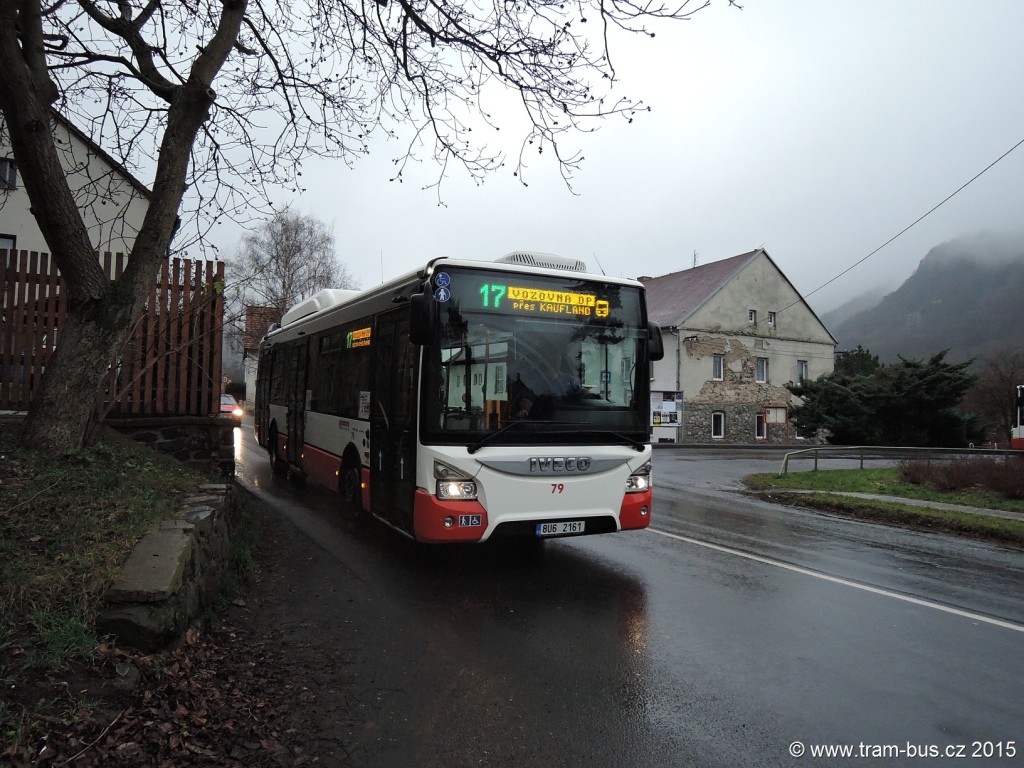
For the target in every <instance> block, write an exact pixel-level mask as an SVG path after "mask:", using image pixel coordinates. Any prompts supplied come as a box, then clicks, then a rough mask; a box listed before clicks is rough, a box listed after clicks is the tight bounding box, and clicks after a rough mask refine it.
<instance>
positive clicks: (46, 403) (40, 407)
mask: <svg viewBox="0 0 1024 768" xmlns="http://www.w3.org/2000/svg"><path fill="white" fill-rule="evenodd" d="M116 304H117V302H114V301H112V300H111V298H110V297H107V299H106V300H105V301H102V300H101V301H89V302H86V303H85V304H84V305H82V306H81V307H79V308H75V307H72V306H69V307H68V311H67V315H66V317H65V323H64V326H63V327H62V328H61V329H60V337H59V339H60V340H59V344H58V346H57V349H56V350H55V351H54V353H53V354H52V355H51V356H50V359H49V361H48V362H47V364H46V372H45V374H44V376H43V381H42V386H41V387H40V389H39V390H38V391H37V392H36V393H35V395H34V398H33V403H32V407H31V408H30V409H29V413H28V416H27V417H26V419H25V422H24V425H23V427H22V432H21V441H22V443H23V444H24V445H28V446H31V447H33V448H36V449H38V450H42V451H46V452H51V453H63V452H67V451H72V450H76V449H78V448H81V447H82V445H84V444H85V440H86V437H87V436H88V434H89V427H90V423H91V422H92V420H93V418H94V414H95V410H96V396H97V394H96V393H97V392H98V390H99V384H100V382H101V381H102V380H103V377H105V376H106V375H107V373H108V371H109V370H110V365H111V364H112V363H113V362H114V359H113V354H114V353H116V352H118V351H120V350H121V348H122V347H123V346H124V343H125V341H126V340H127V338H128V335H129V333H130V332H131V328H132V324H131V319H129V318H125V317H124V315H125V313H128V312H131V309H130V307H129V306H126V305H124V304H122V305H121V306H120V308H119V309H114V310H113V311H111V306H112V305H116ZM132 304H134V302H133V303H132Z"/></svg>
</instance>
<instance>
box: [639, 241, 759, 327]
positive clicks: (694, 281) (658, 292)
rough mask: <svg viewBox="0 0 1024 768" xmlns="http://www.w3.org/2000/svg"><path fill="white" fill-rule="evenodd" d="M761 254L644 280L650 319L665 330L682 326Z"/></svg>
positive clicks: (748, 254)
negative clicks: (681, 323) (683, 322)
mask: <svg viewBox="0 0 1024 768" xmlns="http://www.w3.org/2000/svg"><path fill="white" fill-rule="evenodd" d="M761 253H764V251H763V250H761V249H758V250H756V251H750V252H749V253H741V254H740V255H739V256H733V257H732V258H729V259H722V260H721V261H713V262H711V263H710V264H701V265H700V266H699V267H693V268H692V269H684V270H681V271H679V272H671V273H669V274H667V275H662V276H661V277H641V278H640V280H641V282H643V284H644V288H645V289H646V290H647V315H648V317H649V318H650V319H651V320H653V321H654V322H655V323H657V324H658V325H661V326H664V327H670V326H675V325H677V324H679V323H680V322H682V321H683V320H684V319H685V318H687V317H689V316H690V315H692V314H693V313H694V312H695V311H696V310H697V309H698V308H699V307H700V306H701V305H702V304H704V302H706V301H707V300H708V299H710V298H711V297H712V296H714V295H715V293H717V292H718V290H719V289H720V288H721V287H722V286H723V285H725V284H726V283H727V282H729V280H730V279H731V278H732V277H733V275H735V274H736V273H737V272H739V271H740V270H741V269H743V267H745V266H746V265H747V264H749V263H750V262H751V261H753V259H755V258H756V257H757V256H758V254H761ZM765 255H767V254H765Z"/></svg>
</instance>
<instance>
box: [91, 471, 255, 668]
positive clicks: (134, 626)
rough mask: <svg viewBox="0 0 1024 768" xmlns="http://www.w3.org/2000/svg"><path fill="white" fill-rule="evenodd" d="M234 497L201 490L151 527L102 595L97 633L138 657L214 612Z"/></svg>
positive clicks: (233, 491) (235, 512) (231, 489)
mask: <svg viewBox="0 0 1024 768" xmlns="http://www.w3.org/2000/svg"><path fill="white" fill-rule="evenodd" d="M238 493H239V491H238V489H237V488H236V487H235V486H234V485H233V484H231V485H229V484H223V485H221V484H210V485H201V486H199V488H198V489H196V492H195V493H194V494H193V495H190V496H186V497H185V498H183V499H181V502H180V505H179V507H178V510H177V511H176V512H175V514H174V517H172V518H171V519H170V520H164V521H162V522H159V523H156V524H155V525H153V527H152V528H150V529H149V530H148V531H147V532H146V534H145V535H144V536H143V537H142V538H141V539H140V540H139V542H138V543H137V544H136V545H135V547H134V548H133V550H132V554H131V555H130V556H129V558H128V561H127V562H126V563H125V565H124V567H123V568H122V570H121V573H120V574H119V575H118V577H117V578H116V579H115V580H114V583H113V584H112V585H111V587H110V589H109V590H107V593H106V595H105V597H104V602H105V605H104V608H103V609H102V610H101V611H100V613H99V616H98V617H97V620H96V627H97V629H98V630H99V631H100V632H101V633H102V634H112V635H116V636H117V638H118V641H119V642H121V643H123V644H125V645H128V646H131V647H134V648H138V649H140V650H144V651H154V650H158V649H159V648H162V647H164V646H166V645H167V644H169V643H171V642H173V641H174V640H175V639H177V638H178V637H179V636H180V635H181V634H182V633H184V631H185V630H186V629H187V628H188V626H189V625H190V624H191V623H192V622H193V621H194V620H195V619H196V618H198V617H199V616H201V615H202V614H203V613H204V612H205V611H206V610H207V609H208V608H209V607H210V606H211V605H212V603H213V599H214V597H216V594H217V591H218V589H219V588H220V585H221V583H222V581H223V576H224V572H225V570H226V568H228V567H229V564H230V562H231V539H232V536H233V534H234V533H235V532H236V531H237V529H238V526H239V524H240V522H241V517H242V515H241V506H240V504H239V498H238Z"/></svg>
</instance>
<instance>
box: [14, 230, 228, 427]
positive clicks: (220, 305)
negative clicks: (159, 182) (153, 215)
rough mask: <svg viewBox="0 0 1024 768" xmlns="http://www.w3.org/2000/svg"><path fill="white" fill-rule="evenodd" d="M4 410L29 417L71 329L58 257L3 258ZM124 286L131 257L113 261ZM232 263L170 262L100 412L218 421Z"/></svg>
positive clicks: (119, 359)
mask: <svg viewBox="0 0 1024 768" xmlns="http://www.w3.org/2000/svg"><path fill="white" fill-rule="evenodd" d="M0 259H3V266H4V270H3V284H2V286H0V287H2V293H0V302H2V303H3V318H2V322H0V363H2V364H0V410H16V411H21V410H27V409H28V406H29V403H30V402H31V400H32V396H33V393H34V392H36V391H38V389H39V387H40V386H41V383H42V376H43V373H44V371H45V370H46V363H47V361H48V360H49V358H50V355H52V354H53V351H54V350H55V349H56V348H57V344H58V343H59V340H60V330H61V326H62V325H63V323H64V317H65V310H66V307H65V304H64V302H62V301H61V298H60V297H61V296H62V295H65V294H66V288H65V286H64V281H63V279H62V278H61V277H60V274H59V272H58V270H57V268H56V265H55V264H53V262H52V259H51V258H50V257H49V255H48V254H45V253H36V252H34V251H33V252H29V251H20V252H15V251H11V252H9V253H8V252H7V251H3V250H0ZM102 263H103V266H104V268H105V270H106V273H107V274H108V275H110V276H111V277H112V279H114V280H116V279H118V278H120V276H121V273H122V272H123V271H124V265H125V257H124V256H123V255H122V254H117V255H116V256H113V255H111V254H109V253H107V254H104V255H103V257H102ZM223 284H224V263H223V262H211V261H192V260H190V259H178V258H172V259H168V261H167V262H166V263H164V264H163V265H162V266H161V268H160V275H159V277H158V279H157V281H156V283H155V284H154V285H153V287H152V288H151V289H150V292H149V298H148V300H147V302H146V311H145V313H144V314H143V316H142V318H141V319H140V320H139V322H138V323H136V324H135V327H134V329H133V332H132V335H131V336H130V337H129V339H128V341H127V342H126V343H125V345H124V347H123V349H122V350H121V351H120V353H119V354H117V355H115V357H114V359H113V360H111V362H110V366H109V374H108V376H107V378H106V379H105V380H104V382H103V384H102V385H101V387H100V388H99V390H98V392H97V402H96V405H97V412H98V414H99V415H100V417H101V418H103V417H104V416H107V415H112V416H160V415H164V416H209V415H211V414H215V413H217V412H218V410H219V405H218V404H219V400H220V393H221V344H222V341H223V335H224V334H223V326H224V299H223V295H222V290H221V288H222V286H223Z"/></svg>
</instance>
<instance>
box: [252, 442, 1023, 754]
mask: <svg viewBox="0 0 1024 768" xmlns="http://www.w3.org/2000/svg"><path fill="white" fill-rule="evenodd" d="M236 435H237V436H238V438H237V439H238V442H239V449H238V451H239V454H238V478H239V481H240V482H241V483H242V484H243V485H244V486H246V487H248V488H250V489H252V490H254V491H255V492H256V493H257V494H259V495H260V496H261V498H263V499H264V500H266V501H267V502H268V504H269V505H270V506H271V507H272V508H273V510H274V512H275V514H278V515H280V518H279V522H280V525H278V526H277V529H276V531H277V532H276V535H277V536H278V537H279V538H278V541H277V544H278V545H279V546H280V547H281V548H282V551H285V552H287V553H288V557H289V562H290V563H291V565H292V566H293V568H292V570H291V571H289V578H291V579H292V580H293V581H294V599H292V600H289V601H287V603H286V604H283V605H279V606H276V607H275V608H274V610H275V611H276V613H275V615H274V620H275V621H279V622H280V623H281V624H282V625H284V626H287V627H290V628H292V630H293V631H294V633H295V637H296V638H300V637H302V638H304V637H307V636H309V635H310V634H311V633H312V634H313V635H315V636H316V637H317V638H319V639H318V640H317V643H318V644H319V646H318V647H320V648H321V651H320V652H321V653H322V657H323V660H324V661H323V670H322V674H321V676H320V679H321V682H322V686H323V690H322V691H320V692H319V693H320V699H319V700H320V701H321V702H322V704H323V711H322V716H321V717H319V718H318V720H317V722H311V723H310V738H311V740H314V741H316V743H318V744H319V745H321V748H322V749H323V750H325V751H324V752H323V757H324V760H323V762H324V764H327V765H333V764H338V765H358V766H420V765H423V766H425V765H438V766H471V765H485V766H556V765H567V766H612V765H621V766H685V765H698V766H756V765H771V766H776V765H823V766H824V765H828V766H836V765H956V764H962V763H964V762H965V761H967V762H968V763H969V764H973V765H985V766H994V765H1009V766H1024V743H1022V742H1024V594H1022V593H1024V589H1022V587H1024V555H1022V554H1021V553H1020V552H1019V551H1016V550H1010V549H1007V548H1003V547H999V546H994V545H988V544H980V543H976V542H972V541H969V540H965V539H959V538H954V537H947V536H939V535H932V534H922V533H912V532H903V531H899V530H895V529H892V528H887V527H883V526H877V525H871V524H867V523H860V522H856V521H847V520H843V519H840V518H834V517H831V516H825V515H819V514H814V513H810V512H806V511H801V510H797V509H793V508H784V507H777V506H775V505H771V504H766V503H763V502H759V501H756V500H753V499H750V498H747V497H745V496H743V495H741V494H739V493H738V489H739V488H740V484H739V478H740V477H742V476H743V475H744V474H747V473H750V472H757V471H777V470H778V468H779V463H780V457H781V454H771V458H760V457H763V456H766V454H764V453H757V454H751V453H750V452H743V451H737V452H728V451H722V452H709V451H689V450H675V449H665V450H658V451H657V452H656V454H655V484H656V485H655V489H656V496H655V507H654V523H653V525H652V529H650V530H648V531H637V532H630V533H624V534H619V535H611V536H596V537H585V538H579V539H562V540H557V541H549V542H546V543H545V544H544V545H543V546H542V547H519V546H503V547H495V546H488V545H485V546H477V547H468V548H450V547H442V548H429V547H422V546H418V545H415V544H412V543H410V542H407V541H405V540H404V539H402V538H400V537H399V536H397V535H396V534H393V533H392V532H390V531H389V530H387V529H386V528H384V527H383V526H380V525H369V526H365V527H361V528H353V527H352V526H351V525H350V524H349V522H348V520H347V519H346V517H345V515H344V514H343V512H342V510H341V507H340V504H339V503H338V502H337V501H336V500H335V499H334V498H333V497H332V496H330V495H329V494H325V493H320V492H318V491H317V490H316V489H313V488H307V489H296V488H294V487H292V486H291V485H289V484H288V483H286V482H280V481H275V480H273V479H272V478H271V475H270V472H269V466H268V464H267V460H266V456H265V454H263V453H262V452H260V451H258V449H257V447H256V446H255V444H254V442H253V441H252V438H251V428H250V427H248V426H247V427H243V428H242V429H240V430H238V431H237V432H236ZM300 566H301V567H300ZM795 742H799V743H800V746H797V745H795V744H794V743H795ZM975 742H977V743H978V744H975ZM822 745H848V746H850V747H852V749H853V750H854V751H855V754H863V755H865V757H864V758H863V759H855V758H837V757H815V756H813V755H812V754H811V753H812V751H813V750H815V749H816V748H819V746H822ZM961 747H962V748H963V754H964V755H965V757H963V758H960V759H957V758H953V757H951V758H949V759H945V758H938V759H933V760H922V759H917V758H913V757H910V756H908V749H909V750H913V751H915V752H916V751H920V750H925V749H937V750H941V751H943V752H944V751H945V750H947V748H948V749H951V750H952V752H951V754H952V753H953V752H959V751H960V748H961ZM801 749H802V750H804V752H803V754H802V756H800V757H793V756H792V753H799V752H800V751H801ZM881 750H885V751H886V754H887V755H888V757H886V758H884V759H870V758H869V757H868V756H870V755H872V754H874V755H878V754H879V753H880V751H881ZM894 750H900V751H899V752H895V751H894ZM1011 751H1012V752H1013V753H1014V754H1013V756H1010V755H1009V754H1008V753H1009V752H1011ZM972 753H973V754H977V755H979V756H978V757H974V758H972V757H970V755H972ZM1000 753H1002V757H999V754H1000ZM988 754H991V755H993V756H992V757H982V756H980V755H988ZM332 760H333V761H334V762H331V761H332Z"/></svg>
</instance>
